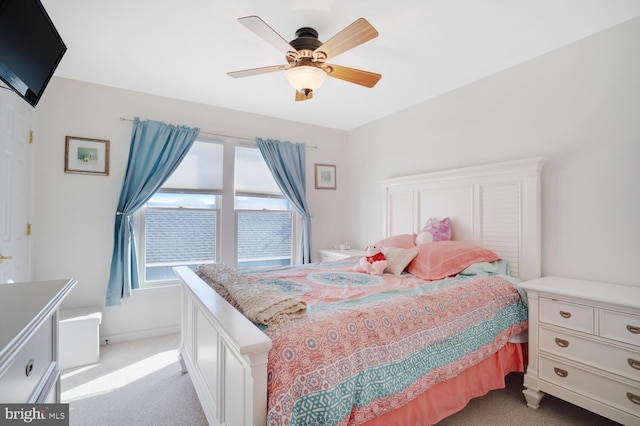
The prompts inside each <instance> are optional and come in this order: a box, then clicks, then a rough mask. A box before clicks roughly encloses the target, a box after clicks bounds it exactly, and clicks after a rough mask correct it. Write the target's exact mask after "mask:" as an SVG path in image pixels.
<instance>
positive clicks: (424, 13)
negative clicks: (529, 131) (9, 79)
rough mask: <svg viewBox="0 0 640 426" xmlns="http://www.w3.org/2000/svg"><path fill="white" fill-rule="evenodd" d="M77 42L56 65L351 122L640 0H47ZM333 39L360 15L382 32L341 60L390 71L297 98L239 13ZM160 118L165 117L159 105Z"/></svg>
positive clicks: (414, 99)
mask: <svg viewBox="0 0 640 426" xmlns="http://www.w3.org/2000/svg"><path fill="white" fill-rule="evenodd" d="M42 3H43V4H44V6H45V8H46V10H47V12H48V13H49V15H50V16H51V18H52V20H53V22H54V24H55V25H56V27H57V28H58V31H59V32H60V34H61V36H62V38H63V39H64V41H65V43H66V44H67V47H68V50H67V53H66V54H65V56H64V58H63V59H62V62H61V63H60V66H59V67H58V69H57V71H56V73H55V75H56V76H59V77H66V78H71V79H76V80H81V81H87V82H91V83H97V84H102V85H107V86H113V87H118V88H123V89H129V90H135V91H139V92H145V93H151V94H156V95H161V96H167V97H171V98H177V99H184V100H188V101H192V102H198V103H202V104H207V105H214V106H219V107H225V108H230V109H235V110H241V111H247V112H252V113H257V114H262V115H267V116H272V117H278V118H283V119H288V120H294V121H299V122H303V123H310V124H316V125H320V126H325V127H331V128H335V129H341V130H351V129H354V128H356V127H359V126H362V125H364V124H366V123H369V122H371V121H374V120H376V119H379V118H381V117H384V116H386V115H389V114H392V113H394V112H397V111H400V110H402V109H405V108H407V107H410V106H412V105H415V104H417V103H420V102H423V101H425V100H428V99H430V98H433V97H435V96H438V95H440V94H442V93H445V92H447V91H450V90H453V89H455V88H458V87H461V86H463V85H466V84H468V83H470V82H473V81H475V80H478V79H480V78H483V77H485V76H488V75H490V74H493V73H496V72H498V71H501V70H504V69H506V68H509V67H511V66H514V65H516V64H518V63H522V62H524V61H527V60H529V59H532V58H534V57H536V56H539V55H541V54H544V53H546V52H549V51H551V50H554V49H557V48H559V47H562V46H564V45H567V44H569V43H571V42H574V41H576V40H579V39H581V38H584V37H586V36H589V35H591V34H594V33H596V32H599V31H602V30H604V29H606V28H609V27H612V26H614V25H616V24H619V23H621V22H624V21H626V20H629V19H632V18H634V17H637V16H640V1H638V0H481V1H480V0H396V1H394V2H391V1H388V0H342V1H340V0H338V1H334V0H237V1H231V0H110V1H105V0H42ZM248 15H258V16H260V17H261V18H262V19H263V20H264V21H266V22H267V23H268V24H269V25H270V26H271V27H272V28H273V29H274V30H276V31H277V32H278V33H279V34H280V35H282V37H283V38H285V39H286V40H292V39H293V38H295V31H296V30H297V29H298V28H300V27H304V26H309V27H312V28H314V29H316V30H317V31H318V33H319V39H320V40H322V41H326V40H328V39H329V38H331V37H332V36H333V35H334V34H336V33H337V32H338V31H340V30H342V29H343V28H344V27H346V26H347V25H349V24H351V23H352V22H353V21H355V20H356V19H357V18H359V17H364V18H366V19H367V20H368V21H369V22H370V23H371V24H372V25H373V26H374V27H375V28H376V29H377V30H378V32H379V34H380V35H379V37H378V38H375V39H373V40H371V41H369V42H367V43H365V44H363V45H361V46H358V47H356V48H355V49H353V50H350V51H348V52H345V53H343V54H341V55H339V56H338V57H335V58H332V59H331V60H330V61H329V62H330V63H335V64H338V65H343V66H347V67H351V68H359V69H363V70H367V71H373V72H377V73H380V74H382V79H381V80H380V82H379V83H378V84H377V85H376V86H375V87H374V88H371V89H368V88H364V87H361V86H358V85H355V84H349V83H347V82H344V81H342V80H337V79H333V78H330V79H327V81H326V82H325V83H324V85H323V86H322V87H321V88H320V89H318V90H317V91H316V93H314V98H313V99H312V100H310V101H307V102H294V90H293V89H292V88H291V87H290V86H289V85H288V83H287V81H286V79H285V77H284V73H282V72H276V73H271V74H264V75H260V76H254V77H247V78H241V79H233V78H231V77H229V76H227V75H226V73H227V72H228V71H236V70H241V69H246V68H257V67H262V66H268V65H278V64H283V63H284V61H285V59H284V55H282V54H281V53H280V52H278V51H277V50H276V49H275V48H274V47H272V46H271V45H270V44H268V43H267V42H265V41H264V40H262V39H260V38H259V37H258V36H257V35H255V34H254V33H252V32H251V31H249V30H248V29H246V28H245V27H244V26H242V25H240V24H239V23H238V22H237V18H239V17H242V16H248ZM150 118H153V117H150Z"/></svg>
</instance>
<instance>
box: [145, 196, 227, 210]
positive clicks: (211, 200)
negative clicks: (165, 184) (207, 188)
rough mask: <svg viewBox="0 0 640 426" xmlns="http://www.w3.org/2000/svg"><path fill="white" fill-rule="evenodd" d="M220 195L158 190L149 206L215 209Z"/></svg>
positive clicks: (148, 202) (148, 203)
mask: <svg viewBox="0 0 640 426" xmlns="http://www.w3.org/2000/svg"><path fill="white" fill-rule="evenodd" d="M218 197H219V196H218V195H213V194H185V193H179V192H156V193H155V194H154V195H153V196H152V197H151V199H149V201H147V206H148V207H173V208H190V209H215V208H216V205H217V204H218V201H217V200H218Z"/></svg>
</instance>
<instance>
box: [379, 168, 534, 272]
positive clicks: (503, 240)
mask: <svg viewBox="0 0 640 426" xmlns="http://www.w3.org/2000/svg"><path fill="white" fill-rule="evenodd" d="M541 167H542V159H541V158H539V157H536V158H529V159H524V160H516V161H508V162H503V163H495V164H487V165H481V166H474V167H466V168H460V169H454V170H447V171H441V172H433V173H424V174H419V175H412V176H404V177H398V178H393V179H388V180H384V181H380V182H378V183H379V184H380V185H381V186H382V189H383V193H384V218H383V222H384V230H383V234H384V236H385V237H389V236H392V235H399V234H406V233H412V232H415V233H418V232H420V230H421V229H422V227H423V226H424V224H425V222H426V221H427V219H429V218H430V217H437V218H439V219H442V218H444V217H447V216H448V217H450V218H451V221H452V230H453V233H452V239H453V240H458V241H469V242H473V243H475V244H478V245H480V246H483V247H486V248H488V249H490V250H493V251H495V252H496V253H497V254H498V255H500V256H501V257H502V258H503V259H505V260H508V261H509V264H510V266H511V275H512V276H514V277H518V278H520V279H521V280H523V281H525V280H530V279H533V278H539V277H540V275H541V262H542V260H541V241H540V239H541V231H540V229H541V224H540V169H541Z"/></svg>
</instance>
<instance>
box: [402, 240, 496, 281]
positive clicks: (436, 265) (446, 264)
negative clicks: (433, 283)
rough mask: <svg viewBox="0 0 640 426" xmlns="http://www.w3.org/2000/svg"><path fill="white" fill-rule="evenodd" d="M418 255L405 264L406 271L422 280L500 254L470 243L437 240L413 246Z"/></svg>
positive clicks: (436, 277) (431, 278) (448, 274)
mask: <svg viewBox="0 0 640 426" xmlns="http://www.w3.org/2000/svg"><path fill="white" fill-rule="evenodd" d="M415 250H418V255H417V256H416V257H415V258H414V259H413V260H412V261H411V263H409V266H407V269H406V270H407V272H409V273H410V274H413V275H415V276H416V277H419V278H422V279H423V280H439V279H442V278H446V277H450V276H452V275H455V274H457V273H458V272H460V271H462V270H463V269H465V268H466V267H467V266H469V265H471V264H473V263H477V262H493V261H494V260H499V259H500V256H498V255H497V254H496V253H494V252H492V251H491V250H487V249H485V248H482V247H480V246H477V245H475V244H472V243H466V242H463V241H438V242H434V243H425V244H420V245H417V246H416V247H415Z"/></svg>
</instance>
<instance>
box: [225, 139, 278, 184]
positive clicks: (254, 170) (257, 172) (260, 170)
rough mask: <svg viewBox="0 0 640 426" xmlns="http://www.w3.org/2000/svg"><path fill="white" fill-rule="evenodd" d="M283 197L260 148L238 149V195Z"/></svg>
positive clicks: (241, 147)
mask: <svg viewBox="0 0 640 426" xmlns="http://www.w3.org/2000/svg"><path fill="white" fill-rule="evenodd" d="M241 193H245V194H246V193H249V194H277V195H282V192H281V191H280V188H279V187H278V184H276V181H275V180H274V179H273V175H272V174H271V172H270V171H269V168H268V167H267V164H266V163H265V162H264V158H263V157H262V154H261V153H260V150H259V149H258V148H249V147H244V146H238V147H236V194H241Z"/></svg>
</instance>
